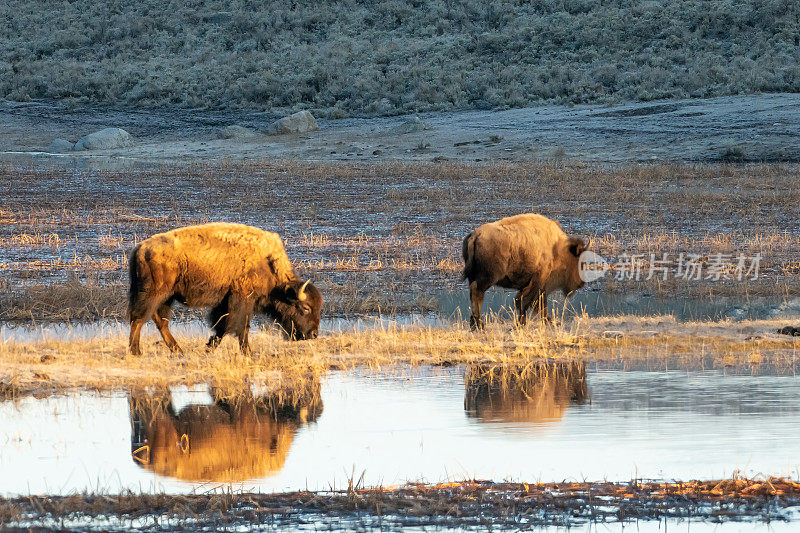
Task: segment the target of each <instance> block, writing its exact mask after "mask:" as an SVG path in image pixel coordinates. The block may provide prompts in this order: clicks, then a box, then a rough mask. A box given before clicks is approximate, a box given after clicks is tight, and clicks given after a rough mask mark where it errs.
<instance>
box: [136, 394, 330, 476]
mask: <svg viewBox="0 0 800 533" xmlns="http://www.w3.org/2000/svg"><path fill="white" fill-rule="evenodd" d="M129 403H130V408H131V410H130V413H131V430H132V433H131V451H132V455H133V460H134V462H136V463H137V464H139V465H141V466H142V467H143V468H145V469H147V470H151V471H153V472H155V473H156V474H159V475H163V476H170V477H174V478H178V479H181V480H184V481H211V482H219V483H233V482H239V481H245V480H248V479H256V478H263V477H266V476H269V475H273V474H276V473H277V472H278V471H280V470H281V468H283V464H284V462H285V461H286V456H287V454H288V452H289V448H290V447H291V445H292V441H293V439H294V434H295V432H296V431H297V429H298V428H299V427H300V426H301V425H302V424H304V423H306V422H313V421H315V420H316V419H317V418H318V417H319V416H320V415H321V413H322V401H321V399H320V397H319V382H318V381H317V382H316V384H315V390H313V391H312V394H310V395H309V396H308V397H303V398H301V399H300V400H299V401H298V402H281V401H279V400H278V399H276V398H275V397H270V398H255V397H253V396H249V397H246V398H241V397H239V398H238V399H237V400H235V401H229V400H227V401H226V400H222V399H217V400H216V401H215V402H214V403H213V404H212V405H189V406H187V407H185V408H183V409H181V411H180V412H176V411H175V409H174V408H173V405H172V399H171V396H170V395H169V394H164V395H161V396H156V397H153V396H148V395H142V394H131V396H130V397H129Z"/></svg>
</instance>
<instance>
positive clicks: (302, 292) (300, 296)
mask: <svg viewBox="0 0 800 533" xmlns="http://www.w3.org/2000/svg"><path fill="white" fill-rule="evenodd" d="M309 283H311V280H308V281H306V282H305V283H303V286H302V287H300V290H299V291H297V299H298V300H305V299H306V295H305V290H306V287H307V286H308V284H309Z"/></svg>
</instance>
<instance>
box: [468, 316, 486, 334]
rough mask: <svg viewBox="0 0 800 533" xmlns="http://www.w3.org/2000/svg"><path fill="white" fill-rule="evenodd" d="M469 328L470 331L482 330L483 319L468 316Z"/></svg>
mask: <svg viewBox="0 0 800 533" xmlns="http://www.w3.org/2000/svg"><path fill="white" fill-rule="evenodd" d="M469 329H471V330H472V331H480V330H483V320H481V319H480V318H476V317H474V316H472V317H470V318H469Z"/></svg>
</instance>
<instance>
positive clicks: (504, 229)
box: [462, 214, 586, 329]
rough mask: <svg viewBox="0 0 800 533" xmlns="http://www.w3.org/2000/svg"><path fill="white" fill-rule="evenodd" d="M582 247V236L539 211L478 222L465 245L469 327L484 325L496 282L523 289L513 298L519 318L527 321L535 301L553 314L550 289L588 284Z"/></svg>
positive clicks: (542, 310)
mask: <svg viewBox="0 0 800 533" xmlns="http://www.w3.org/2000/svg"><path fill="white" fill-rule="evenodd" d="M584 250H586V245H585V244H584V242H583V240H582V239H580V238H577V237H567V235H566V234H565V233H564V232H563V231H562V230H561V226H559V225H558V223H557V222H555V221H553V220H550V219H548V218H545V217H543V216H541V215H536V214H523V215H517V216H513V217H508V218H503V219H501V220H498V221H497V222H489V223H488V224H484V225H482V226H480V227H479V228H478V229H476V230H475V231H473V232H472V233H470V234H469V235H467V237H466V238H465V239H464V244H463V246H462V254H463V256H464V274H463V277H464V279H466V280H468V281H469V298H470V305H471V311H472V314H471V317H470V327H472V329H480V328H483V320H482V319H481V306H482V305H483V295H484V293H486V291H487V290H488V289H489V288H490V287H492V286H494V285H498V286H500V287H503V288H506V289H516V290H518V291H519V293H517V295H516V296H515V297H514V303H515V306H516V310H517V319H518V320H519V323H520V324H525V321H526V313H527V311H528V308H529V307H530V306H531V304H533V305H534V310H535V311H537V312H538V313H539V315H540V316H541V318H542V319H544V320H549V319H550V318H549V315H548V313H547V295H548V294H549V293H551V292H553V291H555V290H558V289H561V291H562V292H563V293H564V294H565V295H567V294H570V293H572V292H573V291H575V290H576V289H579V288H580V287H582V286H583V285H584V282H583V280H582V279H581V277H580V275H579V269H578V257H579V256H580V255H581V253H582V252H583V251H584Z"/></svg>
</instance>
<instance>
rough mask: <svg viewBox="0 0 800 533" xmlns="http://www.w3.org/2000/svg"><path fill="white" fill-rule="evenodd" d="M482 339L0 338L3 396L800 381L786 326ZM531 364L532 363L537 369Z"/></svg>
mask: <svg viewBox="0 0 800 533" xmlns="http://www.w3.org/2000/svg"><path fill="white" fill-rule="evenodd" d="M488 324H489V326H488V327H487V329H486V331H484V332H479V333H476V332H471V331H469V329H467V328H466V327H465V326H464V325H462V324H460V323H459V324H454V325H451V326H442V327H433V326H425V325H423V324H416V325H414V324H411V325H406V326H400V325H392V324H387V323H382V324H381V323H379V324H377V325H376V326H375V327H372V328H369V329H366V330H363V329H352V330H343V331H335V332H330V331H329V332H327V333H324V334H323V335H322V336H321V337H320V338H318V339H316V340H314V341H310V342H290V341H285V340H283V339H282V337H281V336H279V335H278V334H277V333H275V332H266V331H262V332H259V333H256V334H253V335H252V346H253V355H252V356H251V357H246V356H243V355H241V354H240V353H239V351H238V345H237V344H236V342H235V341H234V340H231V339H226V341H225V342H224V343H223V344H222V345H221V346H220V348H219V349H218V350H217V351H215V352H213V353H208V352H206V350H205V348H204V347H205V340H206V337H205V336H203V337H189V338H185V337H181V336H180V335H178V336H177V337H178V341H179V343H181V345H182V346H183V347H184V349H185V350H186V352H185V354H183V355H174V354H171V353H170V352H169V351H168V350H167V349H166V348H165V347H164V346H163V344H162V343H161V342H160V337H159V338H156V337H154V336H152V334H147V335H146V336H145V338H144V346H143V349H144V353H145V354H144V355H143V356H142V357H133V356H129V355H126V347H127V338H126V337H124V336H122V335H110V336H106V337H97V338H92V339H90V340H69V341H64V340H41V341H35V342H10V341H5V342H0V368H2V370H0V385H2V387H3V388H4V390H5V396H7V397H9V396H10V397H13V396H14V395H18V394H25V393H34V392H41V391H43V390H65V389H77V388H83V389H131V388H134V389H136V388H141V387H143V386H151V387H168V386H171V385H178V384H184V385H193V384H198V383H207V384H210V385H212V386H215V387H219V388H222V389H228V390H236V389H237V387H238V388H242V387H249V385H250V384H252V383H271V382H274V380H275V376H280V377H281V379H282V380H283V381H284V382H286V383H289V384H291V383H293V382H296V383H297V384H302V383H303V382H304V381H305V380H307V379H308V377H309V376H315V377H317V378H318V377H319V376H321V375H322V374H324V373H325V372H326V371H327V370H328V369H347V368H353V367H355V366H368V367H372V368H379V367H394V366H396V365H405V364H410V365H445V366H451V365H457V364H499V365H503V366H507V367H509V366H518V367H519V366H521V367H523V368H525V367H527V368H528V371H530V370H531V369H534V368H536V367H535V365H537V364H539V363H541V362H543V361H547V362H558V363H580V362H585V363H592V364H595V365H599V366H604V367H613V368H624V369H632V368H640V369H641V368H645V369H665V368H666V369H669V368H683V369H698V370H700V369H707V370H708V369H729V370H732V371H736V372H756V373H758V372H767V371H768V372H780V373H789V374H794V373H797V372H798V370H800V367H798V349H800V338H796V337H790V336H785V335H778V334H777V333H775V331H776V330H777V328H778V327H779V326H780V325H781V324H782V323H781V322H778V321H758V322H739V323H733V322H721V323H715V322H698V323H677V322H675V320H674V319H673V318H671V317H661V318H647V319H644V318H638V317H619V318H616V319H614V318H597V319H592V318H588V317H581V318H578V319H576V320H574V321H573V322H571V323H569V324H559V325H557V326H556V327H551V326H539V325H529V326H527V327H523V328H516V327H511V326H510V325H509V323H508V322H506V321H494V320H492V319H491V318H490V320H489V322H488ZM532 365H533V366H532Z"/></svg>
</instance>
